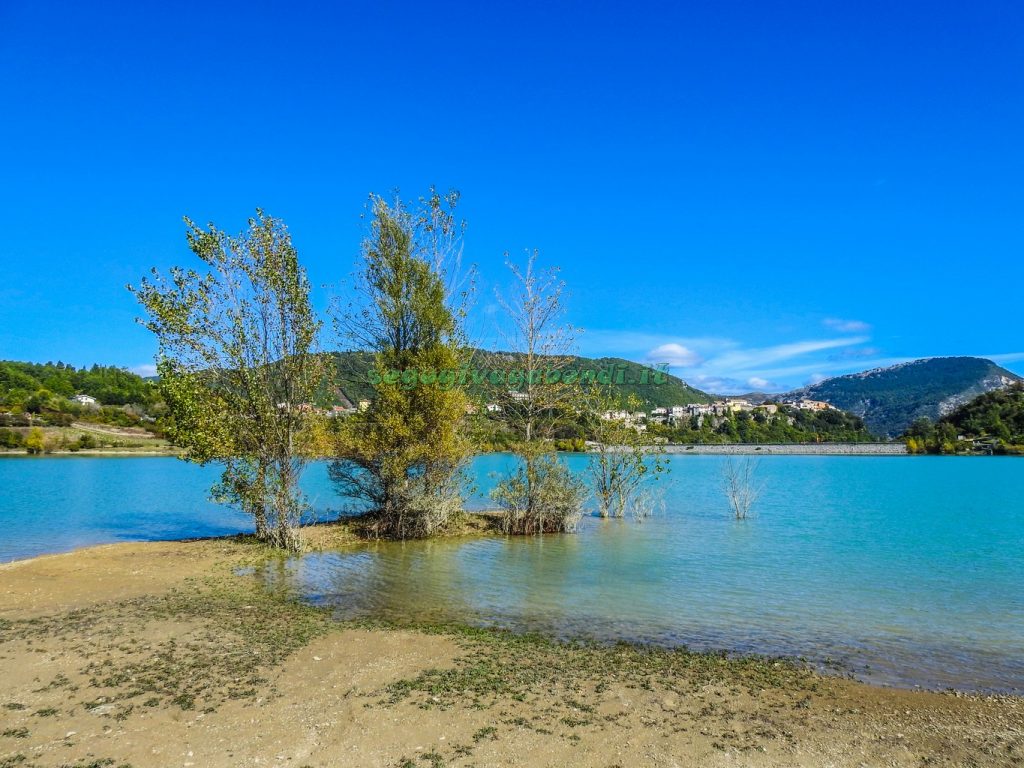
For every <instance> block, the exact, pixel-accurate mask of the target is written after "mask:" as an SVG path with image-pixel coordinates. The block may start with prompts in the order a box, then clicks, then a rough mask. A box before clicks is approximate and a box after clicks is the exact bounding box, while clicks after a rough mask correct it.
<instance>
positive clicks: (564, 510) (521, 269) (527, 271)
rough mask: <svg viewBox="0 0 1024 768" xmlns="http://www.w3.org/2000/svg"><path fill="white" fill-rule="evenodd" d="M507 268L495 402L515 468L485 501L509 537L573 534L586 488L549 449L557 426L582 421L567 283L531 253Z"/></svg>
mask: <svg viewBox="0 0 1024 768" xmlns="http://www.w3.org/2000/svg"><path fill="white" fill-rule="evenodd" d="M507 263H508V266H509V269H510V270H511V272H512V275H513V277H514V278H515V283H514V288H513V289H512V293H511V295H510V296H508V297H506V296H503V295H501V294H498V301H499V303H500V304H501V307H502V309H503V310H504V312H503V315H504V320H505V322H506V323H507V327H506V328H505V329H504V336H505V343H506V347H507V354H506V355H505V361H506V370H505V372H504V376H503V377H502V379H503V381H502V384H501V385H500V386H499V388H498V389H497V390H496V392H495V396H496V398H497V400H498V403H499V404H500V408H501V410H500V411H499V413H500V415H501V419H502V420H503V421H504V422H505V424H506V426H507V427H508V428H510V429H511V431H512V432H513V433H514V434H515V435H516V438H517V443H516V446H515V451H514V452H515V453H516V454H517V455H518V457H519V459H520V461H519V464H518V466H517V467H516V469H515V470H513V471H512V472H511V473H510V474H508V475H507V476H506V477H505V478H504V479H502V480H501V481H499V483H498V484H497V486H496V487H495V488H494V490H493V491H492V493H491V497H492V498H493V499H494V500H495V501H496V502H498V504H499V505H500V506H501V507H502V509H503V511H504V517H503V524H504V529H505V531H506V532H508V533H517V534H534V533H549V532H556V531H571V530H574V529H575V527H576V525H577V524H578V523H579V520H580V517H581V516H582V514H583V504H584V501H585V499H586V488H585V485H584V483H583V482H582V481H581V480H580V479H579V478H577V477H575V476H574V475H573V474H572V472H571V471H569V470H568V468H566V467H565V466H564V465H563V464H561V463H560V462H559V460H558V457H557V454H556V453H555V450H554V444H553V443H552V436H553V432H554V429H555V427H556V426H557V424H558V423H559V422H560V421H562V420H565V419H566V418H574V419H578V418H580V417H581V416H582V414H583V413H584V409H583V408H582V407H581V388H580V382H579V380H578V371H576V370H574V369H573V367H572V365H573V362H574V360H575V357H574V355H573V354H572V348H573V345H574V343H575V336H576V331H575V329H574V328H573V327H572V326H570V325H566V324H565V323H564V322H563V316H564V313H565V306H564V302H563V295H564V292H565V283H564V282H563V281H562V280H561V279H560V278H559V277H558V271H557V270H543V269H539V268H538V267H537V252H536V251H534V252H532V253H530V255H529V256H528V258H527V260H526V264H525V265H524V266H519V265H517V264H515V263H513V262H511V261H508V262H507Z"/></svg>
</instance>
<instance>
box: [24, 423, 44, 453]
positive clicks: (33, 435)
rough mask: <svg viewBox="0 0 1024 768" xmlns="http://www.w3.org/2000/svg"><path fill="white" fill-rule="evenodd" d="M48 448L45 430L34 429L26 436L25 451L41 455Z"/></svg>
mask: <svg viewBox="0 0 1024 768" xmlns="http://www.w3.org/2000/svg"><path fill="white" fill-rule="evenodd" d="M45 447H46V439H45V436H44V434H43V430H42V429H40V428H39V427H32V429H30V430H29V431H28V434H27V435H25V450H26V451H28V452H29V453H32V454H40V453H42V452H43V449H44V448H45Z"/></svg>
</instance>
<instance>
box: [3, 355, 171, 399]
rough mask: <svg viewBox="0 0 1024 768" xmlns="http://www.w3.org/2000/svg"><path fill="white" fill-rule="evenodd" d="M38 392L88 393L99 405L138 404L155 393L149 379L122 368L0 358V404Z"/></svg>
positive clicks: (57, 395) (60, 393) (61, 393)
mask: <svg viewBox="0 0 1024 768" xmlns="http://www.w3.org/2000/svg"><path fill="white" fill-rule="evenodd" d="M40 392H42V393H48V394H49V395H52V396H55V397H59V398H65V399H66V398H69V397H71V396H72V395H77V394H82V395H90V396H92V397H94V398H96V399H97V400H98V401H99V402H100V403H102V404H103V405H128V404H136V405H138V404H144V403H150V402H153V401H154V400H155V399H156V397H157V393H156V387H155V386H153V383H152V382H149V381H146V380H145V379H143V378H142V377H141V376H137V375H136V374H134V373H131V372H129V371H126V370H124V369H123V368H116V367H114V366H109V365H94V366H92V367H91V368H75V367H74V366H72V365H66V364H65V363H61V362H57V363H20V362H15V361H12V360H2V361H0V406H15V407H17V406H22V405H25V404H26V403H29V402H30V401H31V399H32V398H33V397H34V396H37V395H38V394H39V393H40ZM43 396H44V397H45V396H46V394H44V395H43Z"/></svg>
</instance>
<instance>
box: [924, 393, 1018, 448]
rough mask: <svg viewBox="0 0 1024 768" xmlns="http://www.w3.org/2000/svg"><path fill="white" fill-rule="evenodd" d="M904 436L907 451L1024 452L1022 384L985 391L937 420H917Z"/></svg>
mask: <svg viewBox="0 0 1024 768" xmlns="http://www.w3.org/2000/svg"><path fill="white" fill-rule="evenodd" d="M904 439H905V440H906V441H907V447H908V449H909V450H910V452H911V453H1001V454H1024V383H1021V382H1018V383H1016V384H1014V385H1013V386H1010V387H1006V388H1004V389H997V390H994V391H992V392H986V393H985V394H983V395H980V396H979V397H976V398H975V399H974V400H972V401H971V402H969V403H967V404H965V405H962V406H960V407H959V408H957V409H956V410H955V411H953V412H952V413H950V414H948V415H946V416H943V417H942V418H941V419H939V421H938V422H937V423H936V422H932V421H931V420H930V419H918V420H916V421H915V422H914V423H913V424H911V425H910V428H909V429H908V430H907V432H906V434H905V435H904Z"/></svg>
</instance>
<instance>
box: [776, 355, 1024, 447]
mask: <svg viewBox="0 0 1024 768" xmlns="http://www.w3.org/2000/svg"><path fill="white" fill-rule="evenodd" d="M1020 380H1021V378H1020V377H1019V376H1017V375H1016V374H1015V373H1011V372H1010V371H1007V370H1006V369H1005V368H1000V367H999V366H998V365H996V364H995V363H993V362H992V361H991V360H985V359H983V358H979V357H932V358H927V359H924V360H915V361H913V362H909V363H901V364H900V365H894V366H891V367H889V368H875V369H873V370H870V371H864V372H863V373H854V374H850V375H847V376H838V377H836V378H832V379H826V380H825V381H822V382H821V383H819V384H814V385H812V386H809V387H804V388H803V389H799V390H796V391H794V392H791V393H788V394H787V395H786V397H808V398H811V399H814V400H824V401H825V402H827V403H831V404H832V405H834V406H836V407H837V408H842V409H843V410H844V411H849V412H850V413H853V414H856V415H857V416H860V417H861V418H862V419H864V423H865V424H867V426H868V429H870V430H871V431H872V432H874V433H875V434H878V435H884V436H888V437H895V436H897V435H900V434H902V433H903V432H904V431H906V429H907V427H909V426H910V424H911V423H912V422H913V421H914V420H915V419H919V418H922V417H924V418H928V419H931V420H932V421H937V420H938V419H940V418H941V417H943V416H945V415H947V414H950V413H952V412H953V411H954V410H956V409H957V408H958V407H959V406H961V405H964V404H965V403H967V402H969V401H971V400H973V399H974V398H976V397H977V396H978V395H982V394H984V393H986V392H990V391H992V390H996V389H1000V388H1002V387H1005V386H1007V385H1009V384H1011V383H1013V382H1015V381H1020Z"/></svg>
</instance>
